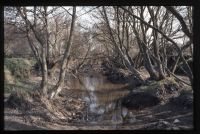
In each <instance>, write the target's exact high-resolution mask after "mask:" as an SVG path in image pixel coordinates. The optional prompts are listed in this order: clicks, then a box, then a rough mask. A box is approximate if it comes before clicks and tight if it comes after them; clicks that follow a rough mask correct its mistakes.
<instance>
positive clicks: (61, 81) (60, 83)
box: [50, 6, 76, 99]
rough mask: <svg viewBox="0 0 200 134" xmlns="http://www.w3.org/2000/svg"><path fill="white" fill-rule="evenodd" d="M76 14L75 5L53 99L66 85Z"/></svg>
mask: <svg viewBox="0 0 200 134" xmlns="http://www.w3.org/2000/svg"><path fill="white" fill-rule="evenodd" d="M75 16H76V7H75V6H74V7H73V14H72V22H71V29H70V35H69V39H68V41H67V48H66V49H65V53H64V57H63V60H62V64H61V68H60V76H59V81H58V83H57V84H56V86H55V87H54V88H53V90H52V92H51V93H50V95H51V96H50V98H51V99H52V98H54V97H56V96H57V95H58V93H59V92H60V91H61V90H62V87H63V85H64V79H65V73H66V68H67V65H68V62H69V57H70V50H71V45H72V40H73V34H74V25H75Z"/></svg>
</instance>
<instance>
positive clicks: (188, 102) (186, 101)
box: [170, 91, 193, 108]
mask: <svg viewBox="0 0 200 134" xmlns="http://www.w3.org/2000/svg"><path fill="white" fill-rule="evenodd" d="M170 102H172V103H173V104H175V105H177V106H179V107H183V108H192V107H193V94H192V93H190V92H186V91H182V92H181V93H180V95H179V96H178V97H175V98H172V99H171V100H170Z"/></svg>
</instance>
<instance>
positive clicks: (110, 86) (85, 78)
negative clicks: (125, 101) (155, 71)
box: [67, 73, 130, 124]
mask: <svg viewBox="0 0 200 134" xmlns="http://www.w3.org/2000/svg"><path fill="white" fill-rule="evenodd" d="M68 79H70V80H69V81H68V82H69V84H68V85H69V87H70V89H71V94H72V95H74V96H76V95H77V97H79V98H80V97H81V98H82V99H83V100H85V101H86V102H87V104H88V107H87V115H86V118H85V119H84V121H83V122H87V123H93V124H101V123H102V124H105V123H108V124H109V123H112V124H113V123H114V124H120V123H123V118H122V114H123V112H126V113H127V109H124V110H123V109H122V108H121V105H120V103H119V101H117V100H118V99H119V98H121V97H123V96H125V95H127V94H128V93H129V92H130V91H129V90H128V88H127V87H128V84H114V83H111V82H110V81H108V80H107V78H106V77H105V76H103V75H101V74H95V73H91V74H80V75H78V79H77V78H73V76H71V77H70V78H69V77H68ZM67 91H68V92H70V90H67ZM68 94H70V93H68Z"/></svg>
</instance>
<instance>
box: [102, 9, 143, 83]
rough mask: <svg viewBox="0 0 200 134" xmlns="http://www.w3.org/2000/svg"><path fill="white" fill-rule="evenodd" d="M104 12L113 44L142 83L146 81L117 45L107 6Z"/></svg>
mask: <svg viewBox="0 0 200 134" xmlns="http://www.w3.org/2000/svg"><path fill="white" fill-rule="evenodd" d="M103 12H104V16H105V21H106V23H107V27H108V30H109V33H110V36H111V40H112V42H113V44H114V46H115V48H116V52H117V53H118V54H119V55H120V57H121V58H122V59H123V60H124V61H125V63H126V65H127V68H128V69H129V70H130V71H131V72H132V73H133V74H134V75H135V76H136V77H137V78H138V80H140V81H141V83H144V80H143V78H142V76H141V74H140V73H139V72H138V71H137V70H136V69H135V68H134V67H132V65H131V63H130V61H129V60H128V57H127V56H126V55H125V54H124V53H123V51H122V50H121V49H120V47H119V46H118V45H117V43H116V41H115V39H114V36H113V33H112V30H111V27H110V23H109V20H108V17H107V13H106V10H105V7H103Z"/></svg>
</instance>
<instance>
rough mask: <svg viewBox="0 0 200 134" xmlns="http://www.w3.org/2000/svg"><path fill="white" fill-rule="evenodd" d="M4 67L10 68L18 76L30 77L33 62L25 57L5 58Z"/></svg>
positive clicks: (22, 77) (21, 77)
mask: <svg viewBox="0 0 200 134" xmlns="http://www.w3.org/2000/svg"><path fill="white" fill-rule="evenodd" d="M4 68H6V69H8V70H9V71H10V72H11V74H12V75H13V76H15V77H16V78H20V79H24V78H28V77H29V75H30V71H31V68H32V63H31V62H29V61H28V60H27V59H24V58H5V60H4Z"/></svg>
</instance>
